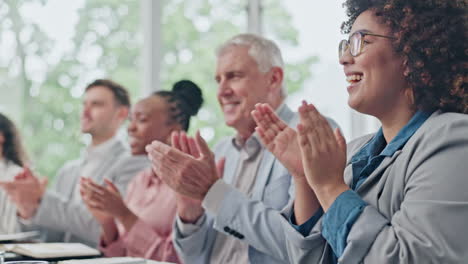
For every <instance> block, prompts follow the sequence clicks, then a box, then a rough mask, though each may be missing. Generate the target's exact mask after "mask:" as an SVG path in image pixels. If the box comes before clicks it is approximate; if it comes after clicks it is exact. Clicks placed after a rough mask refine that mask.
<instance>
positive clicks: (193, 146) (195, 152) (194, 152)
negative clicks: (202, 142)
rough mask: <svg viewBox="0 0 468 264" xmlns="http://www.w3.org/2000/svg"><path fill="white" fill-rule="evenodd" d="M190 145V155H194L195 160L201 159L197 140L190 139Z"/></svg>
mask: <svg viewBox="0 0 468 264" xmlns="http://www.w3.org/2000/svg"><path fill="white" fill-rule="evenodd" d="M188 145H189V150H190V155H192V156H193V157H195V158H199V157H200V151H199V150H198V147H197V143H196V142H195V139H194V138H192V137H189V138H188Z"/></svg>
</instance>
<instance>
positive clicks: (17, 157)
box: [0, 113, 27, 167]
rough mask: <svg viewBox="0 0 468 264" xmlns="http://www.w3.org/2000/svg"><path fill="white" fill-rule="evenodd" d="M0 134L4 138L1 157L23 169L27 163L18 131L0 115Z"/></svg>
mask: <svg viewBox="0 0 468 264" xmlns="http://www.w3.org/2000/svg"><path fill="white" fill-rule="evenodd" d="M0 133H2V134H3V137H5V143H4V144H3V157H4V158H5V159H6V160H7V161H11V162H13V163H15V164H16V165H18V166H20V167H23V166H24V165H25V163H26V161H27V156H26V152H25V151H24V149H23V144H22V143H21V140H20V136H19V134H18V130H17V129H16V127H15V125H14V124H13V122H12V121H11V120H10V119H8V118H7V117H6V116H5V115H3V114H2V113H0Z"/></svg>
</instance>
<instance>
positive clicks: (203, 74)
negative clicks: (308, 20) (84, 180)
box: [0, 0, 317, 179]
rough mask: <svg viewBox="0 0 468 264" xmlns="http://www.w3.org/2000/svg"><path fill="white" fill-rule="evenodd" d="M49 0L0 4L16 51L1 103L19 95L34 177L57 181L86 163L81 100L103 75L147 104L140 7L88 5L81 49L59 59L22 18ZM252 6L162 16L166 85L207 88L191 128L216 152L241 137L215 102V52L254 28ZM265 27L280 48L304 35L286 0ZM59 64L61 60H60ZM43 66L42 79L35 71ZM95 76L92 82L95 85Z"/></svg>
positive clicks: (90, 1)
mask: <svg viewBox="0 0 468 264" xmlns="http://www.w3.org/2000/svg"><path fill="white" fill-rule="evenodd" d="M46 3H47V0H3V1H2V3H0V49H5V48H7V47H9V46H8V44H7V43H3V42H2V41H1V36H2V35H4V34H10V35H11V36H14V39H15V43H14V45H13V46H14V50H11V52H10V54H11V55H10V56H6V57H3V58H0V79H1V80H0V96H1V97H3V98H0V102H2V101H6V100H7V99H6V98H7V97H8V96H9V95H10V92H11V89H20V90H21V95H20V100H19V101H20V102H19V103H20V104H21V105H22V107H20V109H21V111H20V112H21V115H20V116H18V118H17V119H18V120H19V121H20V124H19V127H20V128H21V131H22V136H23V138H24V141H25V145H26V146H27V150H28V152H29V154H30V157H31V160H32V161H33V164H34V165H35V169H36V170H37V171H39V173H41V174H43V175H46V176H48V177H49V178H50V179H53V177H54V176H55V173H56V171H57V169H58V168H60V167H61V166H62V165H63V164H64V163H65V162H66V161H67V160H71V159H74V158H77V157H78V156H79V152H80V149H82V148H83V146H84V145H85V142H86V139H87V138H86V136H84V135H81V133H80V132H79V122H78V121H79V119H78V116H79V113H80V106H81V100H80V96H81V94H82V90H83V89H84V86H85V85H86V84H87V83H88V82H90V81H92V80H93V79H94V78H95V77H96V75H98V76H99V77H100V78H111V79H114V80H115V81H117V82H119V83H122V84H123V85H125V86H126V87H127V88H128V89H129V90H130V92H131V94H132V97H133V100H134V101H135V100H136V99H137V98H139V97H141V96H142V94H141V93H140V87H141V84H142V82H141V80H140V78H141V76H142V74H141V71H140V68H141V67H140V65H141V60H142V57H141V47H142V44H143V36H142V31H141V25H140V23H141V11H140V8H141V6H140V5H141V2H140V1H135V0H119V1H115V0H84V5H83V6H82V7H81V8H80V9H79V10H78V11H77V12H78V15H79V21H78V23H77V25H76V26H75V34H74V37H73V40H72V42H73V47H72V48H71V49H70V50H69V51H68V52H66V53H65V54H63V55H61V56H60V57H59V58H54V54H55V53H54V48H55V45H56V41H55V40H54V38H53V37H52V36H48V35H47V34H45V33H44V31H43V29H41V28H40V27H39V26H38V25H37V24H35V23H34V22H33V20H32V19H31V18H28V17H26V16H25V15H23V14H22V12H21V10H22V9H23V8H24V7H27V6H28V5H33V4H36V5H43V4H46ZM246 5H247V2H246V0H245V1H238V0H237V1H236V0H228V1H227V0H191V1H182V0H171V1H168V0H165V1H163V4H162V6H163V10H162V12H161V13H162V15H163V17H162V37H163V45H162V54H163V55H162V62H161V66H162V71H161V86H160V87H154V89H170V88H171V85H172V83H174V82H175V81H178V80H180V79H182V78H186V79H191V80H193V81H195V82H196V83H197V84H198V85H199V86H200V87H201V88H202V90H203V93H204V97H205V105H204V107H203V109H202V110H201V111H200V114H199V116H198V117H196V118H195V119H194V120H193V121H192V122H191V132H192V133H193V131H195V130H196V129H201V130H202V131H204V132H206V133H208V134H210V135H212V137H211V138H210V141H209V142H210V144H213V143H214V142H216V141H217V140H218V139H219V138H221V137H223V136H226V135H228V134H231V133H232V130H231V129H230V128H228V127H226V126H225V125H224V122H223V118H222V115H221V112H220V109H219V107H218V104H217V101H216V83H215V82H214V80H213V72H214V65H215V56H214V50H215V48H216V47H217V46H218V45H219V44H220V43H222V42H223V41H224V40H226V39H227V38H229V37H231V36H232V35H234V34H237V33H241V32H244V31H245V28H246V20H247V19H246V17H247V12H246ZM264 12H265V13H264V14H265V18H270V19H264V24H265V28H266V30H267V31H268V33H269V35H271V36H273V38H274V40H275V41H277V42H278V43H279V44H280V46H281V48H283V49H284V48H289V47H294V46H296V45H297V43H298V33H297V31H296V30H295V29H294V28H293V27H292V18H291V16H290V14H289V13H288V12H287V9H286V8H285V7H284V6H283V3H282V1H280V0H265V1H264ZM52 58H54V59H52ZM316 60H317V58H315V57H304V58H303V59H302V60H301V61H296V62H294V64H288V65H287V66H286V85H287V87H288V90H289V93H293V92H295V91H297V90H299V89H301V87H302V85H303V83H304V81H305V80H307V79H308V78H310V77H311V76H310V71H309V69H310V66H311V65H312V64H313V63H314V62H315V61H316ZM34 63H36V64H38V63H39V64H40V65H43V69H44V70H43V72H41V73H34V72H32V71H31V70H29V65H30V64H34ZM91 76H92V77H91Z"/></svg>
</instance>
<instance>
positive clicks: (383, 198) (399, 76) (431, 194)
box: [251, 0, 468, 263]
mask: <svg viewBox="0 0 468 264" xmlns="http://www.w3.org/2000/svg"><path fill="white" fill-rule="evenodd" d="M345 7H346V8H347V13H348V16H349V20H348V21H346V22H345V23H344V27H343V29H344V31H345V32H346V33H349V34H350V35H349V39H348V40H343V41H341V43H340V46H339V61H340V64H342V65H343V70H344V73H345V75H346V79H347V81H348V83H349V86H348V87H347V90H348V93H349V98H348V104H349V105H350V106H351V107H352V108H353V109H355V110H357V111H359V112H361V113H364V114H369V115H372V116H375V117H376V118H378V119H379V120H380V122H381V124H382V127H381V128H380V129H379V130H378V131H377V132H376V133H374V134H371V135H366V136H364V137H361V138H358V139H356V140H354V141H352V142H351V143H349V144H348V145H346V143H345V140H344V138H343V137H342V135H341V134H340V133H339V131H333V130H332V129H331V128H330V127H329V125H328V124H327V122H326V120H325V119H324V118H323V116H322V115H321V114H320V113H319V112H318V111H317V109H316V108H315V107H314V106H313V105H311V104H307V103H306V102H304V103H303V105H302V106H301V107H300V108H299V113H300V123H299V125H298V127H297V128H298V132H296V131H294V130H293V129H292V128H289V127H288V126H287V125H286V123H285V122H283V121H281V120H280V119H279V118H278V116H277V115H275V113H274V112H273V110H272V109H271V108H270V107H269V106H267V105H259V106H257V109H256V111H255V112H254V113H253V115H254V116H255V119H256V120H257V125H258V129H257V130H258V131H259V134H260V136H261V138H262V140H263V141H264V142H265V144H266V145H268V146H270V147H269V149H270V150H271V151H272V152H273V153H274V154H275V155H276V156H277V157H278V158H279V159H280V160H281V161H282V162H283V163H285V164H289V165H287V166H292V167H295V170H298V171H300V170H302V171H303V175H304V176H303V177H304V179H306V183H307V184H302V185H299V184H296V185H295V186H296V199H295V201H294V204H293V205H292V206H290V207H288V208H287V209H286V210H285V211H284V215H285V216H286V219H289V223H288V221H286V219H284V218H283V217H282V216H280V215H278V213H277V212H275V211H273V210H270V211H269V212H266V213H265V214H264V215H262V217H263V218H275V219H278V226H277V229H280V230H282V231H283V234H284V237H280V238H279V239H277V240H273V239H270V240H269V239H267V238H271V236H270V235H269V232H272V231H271V230H266V229H264V230H257V231H258V232H256V233H255V234H252V236H253V238H251V239H254V240H261V241H264V242H265V243H263V245H264V246H265V248H267V250H269V251H270V252H276V253H277V254H278V255H281V256H285V261H289V262H290V263H336V262H338V263H464V262H466V260H467V259H468V251H467V250H466V244H467V243H468V229H466V228H465V226H466V219H468V193H467V192H466V190H465V189H466V186H468V115H467V113H468V92H467V90H466V88H467V86H466V80H467V74H466V51H467V50H468V47H467V43H468V42H467V41H466V32H467V29H466V25H467V16H466V14H467V11H468V10H467V8H468V7H467V2H466V1H457V0H455V1H429V2H428V1H424V2H421V1H416V0H411V1H408V0H405V1H403V0H379V1H367V0H348V1H346V2H345ZM285 138H287V139H288V141H290V142H292V141H296V142H298V143H297V144H289V145H288V147H287V148H283V149H281V151H280V149H277V148H276V147H277V146H278V145H279V144H281V142H283V141H284V139H285ZM280 157H281V158H280ZM284 157H288V159H286V158H284ZM299 161H301V162H299ZM299 165H300V166H299ZM302 165H303V166H302Z"/></svg>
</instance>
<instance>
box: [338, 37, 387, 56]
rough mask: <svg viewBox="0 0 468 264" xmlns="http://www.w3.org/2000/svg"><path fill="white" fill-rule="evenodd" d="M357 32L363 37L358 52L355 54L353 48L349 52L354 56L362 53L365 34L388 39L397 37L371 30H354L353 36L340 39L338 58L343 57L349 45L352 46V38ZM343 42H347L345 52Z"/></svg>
mask: <svg viewBox="0 0 468 264" xmlns="http://www.w3.org/2000/svg"><path fill="white" fill-rule="evenodd" d="M355 34H359V35H361V39H360V40H359V50H358V52H357V54H356V55H354V54H353V53H352V52H351V50H350V51H349V54H351V56H353V57H357V56H359V55H361V53H362V48H363V47H364V37H365V36H374V37H381V38H387V39H396V38H395V37H391V36H385V35H380V34H375V33H371V32H366V31H356V32H354V33H353V34H351V36H349V38H348V39H342V40H341V41H340V43H339V44H338V58H339V59H340V58H341V57H343V55H344V54H345V53H346V51H347V50H348V49H349V47H350V46H351V44H350V41H349V40H350V39H351V38H352V37H353V36H354V35H355ZM342 43H346V50H344V51H343V53H342V52H341V51H342V49H341V45H342Z"/></svg>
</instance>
